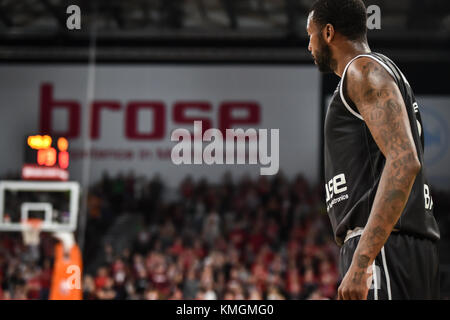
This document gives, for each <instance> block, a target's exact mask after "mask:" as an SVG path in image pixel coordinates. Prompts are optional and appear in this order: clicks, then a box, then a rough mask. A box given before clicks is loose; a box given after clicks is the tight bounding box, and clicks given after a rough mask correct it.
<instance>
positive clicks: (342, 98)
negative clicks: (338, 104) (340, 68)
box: [339, 54, 404, 120]
mask: <svg viewBox="0 0 450 320" xmlns="http://www.w3.org/2000/svg"><path fill="white" fill-rule="evenodd" d="M361 57H367V58H371V59H373V60H375V61H376V62H378V63H379V64H380V65H381V66H382V67H383V68H385V69H386V71H387V72H389V74H390V75H391V76H392V77H393V78H394V80H395V75H394V73H393V72H392V70H391V68H389V67H388V66H387V65H386V64H385V63H384V62H383V61H382V60H381V59H380V58H377V57H375V56H373V55H370V54H360V55H357V56H356V57H354V58H353V59H352V60H350V61H349V63H347V65H346V66H345V69H344V72H343V73H342V78H341V83H340V85H339V94H340V96H341V100H342V102H343V103H344V106H345V107H346V108H347V110H348V111H350V113H351V114H353V115H354V116H355V117H357V118H358V119H361V120H364V119H363V117H362V116H361V115H360V114H359V113H357V112H356V111H355V110H353V109H352V108H351V107H350V105H349V104H348V103H347V101H346V100H345V98H344V89H343V87H344V77H345V74H346V73H347V69H348V67H350V64H351V63H352V62H353V61H355V60H356V59H358V58H361ZM403 77H404V76H403Z"/></svg>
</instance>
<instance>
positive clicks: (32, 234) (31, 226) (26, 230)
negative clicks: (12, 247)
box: [22, 219, 42, 246]
mask: <svg viewBox="0 0 450 320" xmlns="http://www.w3.org/2000/svg"><path fill="white" fill-rule="evenodd" d="M22 223H23V228H22V238H23V243H24V244H25V245H27V246H36V245H38V244H39V240H40V237H39V235H40V234H41V224H42V220H40V219H28V220H25V221H23V222H22Z"/></svg>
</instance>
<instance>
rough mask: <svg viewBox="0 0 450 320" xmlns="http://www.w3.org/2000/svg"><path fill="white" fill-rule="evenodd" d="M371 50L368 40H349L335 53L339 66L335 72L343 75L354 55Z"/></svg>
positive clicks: (340, 75)
mask: <svg viewBox="0 0 450 320" xmlns="http://www.w3.org/2000/svg"><path fill="white" fill-rule="evenodd" d="M369 52H371V50H370V48H369V45H368V44H367V42H354V41H347V42H346V43H345V44H344V45H342V46H340V50H339V51H338V52H336V53H335V54H336V57H335V58H336V61H337V66H336V69H335V70H334V73H336V75H338V76H339V77H342V74H343V73H344V69H345V67H346V66H347V64H348V63H349V62H350V61H351V60H352V59H353V58H354V57H356V56H357V55H360V54H364V53H369Z"/></svg>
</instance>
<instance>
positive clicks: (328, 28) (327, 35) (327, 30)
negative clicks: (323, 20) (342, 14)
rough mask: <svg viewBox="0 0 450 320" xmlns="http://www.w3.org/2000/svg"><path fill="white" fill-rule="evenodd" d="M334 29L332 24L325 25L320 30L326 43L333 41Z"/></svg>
mask: <svg viewBox="0 0 450 320" xmlns="http://www.w3.org/2000/svg"><path fill="white" fill-rule="evenodd" d="M334 33H335V32H334V27H333V25H332V24H330V23H327V24H326V25H325V27H324V28H323V29H322V36H323V39H324V40H325V42H326V43H330V42H331V41H333V39H334Z"/></svg>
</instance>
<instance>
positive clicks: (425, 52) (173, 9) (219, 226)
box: [0, 0, 450, 300]
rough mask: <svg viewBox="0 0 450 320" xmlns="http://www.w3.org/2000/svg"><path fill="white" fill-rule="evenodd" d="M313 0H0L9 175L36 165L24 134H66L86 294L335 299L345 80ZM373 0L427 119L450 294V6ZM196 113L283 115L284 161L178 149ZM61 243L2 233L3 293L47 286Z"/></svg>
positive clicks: (265, 121) (4, 168)
mask: <svg viewBox="0 0 450 320" xmlns="http://www.w3.org/2000/svg"><path fill="white" fill-rule="evenodd" d="M313 2H314V1H312V0H127V1H123V0H122V1H120V0H90V1H88V0H85V1H76V0H0V133H1V137H2V138H1V139H0V148H1V150H2V151H3V153H2V156H1V157H0V178H1V180H22V179H23V171H22V168H23V165H24V164H26V162H27V161H28V160H29V156H27V152H25V150H27V146H26V138H27V136H30V135H37V134H49V135H51V136H53V137H65V138H67V140H68V145H69V147H68V152H69V155H70V161H69V165H68V167H67V168H64V169H65V170H66V171H67V172H68V173H69V180H70V181H76V182H78V183H79V184H80V186H81V196H80V199H79V205H80V207H79V211H77V218H78V220H77V229H76V232H75V238H76V240H77V243H78V245H79V247H80V249H81V252H82V257H83V276H82V295H83V299H132V300H135V299H334V298H335V296H336V290H337V284H338V281H339V279H338V269H337V262H338V252H339V248H338V247H337V245H336V244H335V242H334V239H333V235H332V232H331V227H330V224H329V221H328V217H327V214H326V208H325V202H324V199H325V195H324V193H325V190H324V187H323V186H324V184H325V183H324V182H323V161H322V158H323V157H322V149H323V119H324V115H325V112H326V108H327V103H328V101H329V99H330V97H331V95H332V93H333V91H334V90H335V88H336V85H337V83H338V81H339V79H338V77H337V76H335V75H322V74H320V73H319V72H318V71H317V68H316V67H315V65H314V63H313V60H312V58H311V56H310V54H309V52H308V51H307V46H308V38H307V34H306V30H305V28H306V19H307V14H308V11H309V8H310V6H311V5H312V3H313ZM364 2H365V4H366V6H367V7H369V6H370V5H376V6H378V8H379V9H380V11H379V13H380V16H379V17H380V19H379V22H380V24H379V28H376V29H372V30H369V44H370V47H371V49H372V50H373V51H376V52H380V53H383V54H385V55H387V56H389V57H390V58H391V59H393V60H394V62H395V63H396V64H397V65H398V66H399V67H400V69H401V70H402V72H403V73H404V74H405V76H406V78H407V79H408V81H409V83H410V84H411V86H412V88H413V90H414V92H415V94H416V98H417V101H418V104H419V109H420V111H421V114H422V118H423V121H424V128H423V129H424V133H425V162H426V168H427V175H428V177H429V180H430V184H431V188H432V197H433V202H434V208H435V209H434V210H435V216H436V219H437V220H438V222H439V226H440V229H441V241H440V244H439V246H440V256H441V265H440V269H441V292H442V298H444V299H448V298H449V297H450V218H449V217H450V216H449V214H450V201H449V199H450V171H449V163H450V150H449V126H450V88H449V85H448V83H449V82H448V75H449V71H450V54H449V53H450V4H449V2H448V1H445V0H429V1H420V0H416V1H415V0H409V1H408V0H397V1H388V0H384V1H382V0H380V1H364ZM70 5H77V6H78V7H79V8H80V29H74V30H69V29H68V26H67V20H68V18H69V17H70V16H71V14H72V12H69V13H68V12H67V11H66V10H67V8H68V7H69V6H70ZM370 15H371V14H369V16H370ZM193 120H202V121H203V126H207V127H210V128H220V129H226V128H238V127H239V128H244V129H245V128H257V129H258V128H260V129H279V130H280V170H279V172H278V174H277V175H274V176H261V175H260V173H259V168H260V166H259V165H250V164H246V165H212V166H208V165H204V164H203V165H180V166H176V165H174V164H173V163H172V161H171V158H170V153H171V149H172V147H173V146H174V145H175V143H174V142H172V141H171V140H170V134H171V132H172V131H173V130H174V129H176V128H187V129H189V130H191V131H192V128H193V126H192V122H193ZM60 151H61V150H60ZM54 244H55V239H53V238H52V237H51V236H50V235H49V234H48V233H45V232H42V233H41V234H40V244H39V245H38V246H37V247H35V248H34V249H33V250H32V251H31V250H30V248H29V246H27V245H25V244H24V243H23V240H22V237H21V234H20V233H18V232H0V283H1V287H0V298H1V299H48V298H49V291H50V285H51V284H50V282H51V274H52V265H53V263H54V251H53V247H54Z"/></svg>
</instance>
